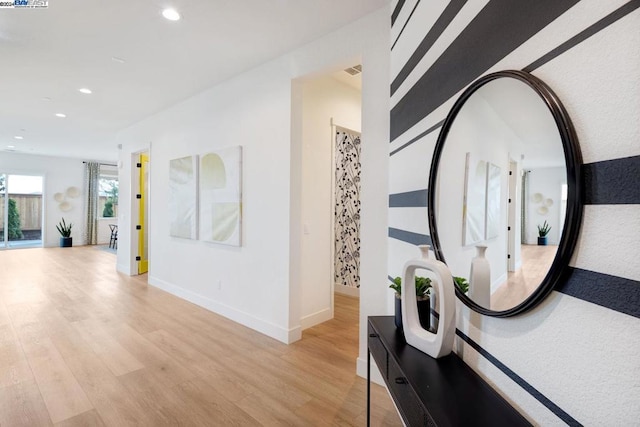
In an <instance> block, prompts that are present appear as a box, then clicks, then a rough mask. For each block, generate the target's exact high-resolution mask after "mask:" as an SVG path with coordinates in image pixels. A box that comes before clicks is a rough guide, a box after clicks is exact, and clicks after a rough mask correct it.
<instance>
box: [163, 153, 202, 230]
mask: <svg viewBox="0 0 640 427" xmlns="http://www.w3.org/2000/svg"><path fill="white" fill-rule="evenodd" d="M197 197H198V157H197V156H187V157H181V158H179V159H173V160H170V161H169V234H170V235H171V236H173V237H182V238H184V239H197V238H198V236H197V224H198V222H197V212H198V208H197V204H198V200H197Z"/></svg>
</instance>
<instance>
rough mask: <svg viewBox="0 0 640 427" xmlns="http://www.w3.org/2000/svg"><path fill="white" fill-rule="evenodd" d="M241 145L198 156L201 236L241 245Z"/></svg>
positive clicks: (228, 243) (208, 239)
mask: <svg viewBox="0 0 640 427" xmlns="http://www.w3.org/2000/svg"><path fill="white" fill-rule="evenodd" d="M241 220H242V147H240V146H237V147H230V148H225V149H221V150H217V151H213V152H210V153H206V154H203V155H202V156H200V238H201V239H202V240H204V241H207V242H215V243H221V244H225V245H232V246H241V244H242V240H241V228H242V227H241Z"/></svg>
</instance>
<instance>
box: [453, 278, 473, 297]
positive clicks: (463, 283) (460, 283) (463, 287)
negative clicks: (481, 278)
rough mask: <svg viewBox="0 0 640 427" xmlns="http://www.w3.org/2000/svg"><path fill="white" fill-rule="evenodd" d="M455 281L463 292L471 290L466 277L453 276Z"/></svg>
mask: <svg viewBox="0 0 640 427" xmlns="http://www.w3.org/2000/svg"><path fill="white" fill-rule="evenodd" d="M453 281H454V283H455V284H456V286H458V289H460V291H462V293H463V294H466V293H467V292H469V282H468V281H467V279H465V278H464V277H456V276H453Z"/></svg>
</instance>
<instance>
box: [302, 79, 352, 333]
mask: <svg viewBox="0 0 640 427" xmlns="http://www.w3.org/2000/svg"><path fill="white" fill-rule="evenodd" d="M302 92H303V93H302V110H303V111H302V138H303V142H302V226H303V235H302V252H301V257H300V262H301V266H300V268H301V270H300V271H301V280H300V283H301V286H302V289H301V292H302V296H301V297H302V306H301V316H302V318H301V323H302V328H303V329H305V328H308V327H311V326H313V325H315V324H318V323H321V322H324V321H326V320H329V319H331V318H332V317H333V311H332V310H333V307H332V295H331V292H332V290H333V287H332V282H333V277H332V274H331V271H332V270H331V268H332V264H334V259H333V257H332V252H331V248H332V245H333V239H332V235H331V232H332V230H331V228H332V224H333V221H332V219H333V209H334V205H335V203H334V194H333V191H334V189H333V188H332V182H333V180H332V175H333V172H334V165H333V162H334V159H333V149H332V147H333V143H332V141H333V139H335V135H334V134H333V132H332V127H331V124H330V123H331V122H330V121H331V119H332V118H333V120H334V123H335V124H337V125H341V126H344V127H347V128H349V129H352V130H356V131H358V132H360V127H361V115H362V105H361V102H360V92H359V91H358V90H357V89H355V88H353V87H351V86H348V85H346V84H344V83H341V82H339V81H337V80H336V79H334V78H332V77H328V76H325V77H319V78H312V79H311V80H308V81H303V82H302Z"/></svg>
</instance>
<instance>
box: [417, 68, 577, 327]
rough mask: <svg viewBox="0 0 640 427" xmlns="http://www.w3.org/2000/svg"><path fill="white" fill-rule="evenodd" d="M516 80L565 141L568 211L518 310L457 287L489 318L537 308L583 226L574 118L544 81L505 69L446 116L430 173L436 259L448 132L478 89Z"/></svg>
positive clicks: (477, 85) (566, 261)
mask: <svg viewBox="0 0 640 427" xmlns="http://www.w3.org/2000/svg"><path fill="white" fill-rule="evenodd" d="M505 77H507V78H514V79H517V80H520V81H522V82H524V83H526V84H527V85H528V86H529V87H531V88H532V89H533V90H534V91H535V92H536V93H537V94H538V95H539V96H540V98H542V100H543V101H544V103H545V104H546V105H547V107H548V108H549V111H551V114H552V115H553V118H554V120H555V122H556V125H557V127H558V131H559V132H560V137H561V140H562V146H563V149H564V158H565V165H566V168H567V211H566V216H565V223H564V229H563V231H562V236H561V237H560V243H559V245H558V251H557V253H556V256H555V258H554V259H553V263H552V264H551V267H550V268H549V271H548V272H547V275H546V276H545V277H544V279H543V280H542V282H541V283H540V285H539V286H538V287H537V288H536V290H535V291H534V292H533V293H531V295H529V297H527V298H526V299H525V300H524V301H522V302H521V303H520V304H518V305H517V306H515V307H512V308H510V309H508V310H503V311H495V310H491V309H488V308H486V307H483V306H481V305H478V304H476V303H475V302H474V301H473V300H472V299H471V298H469V297H468V296H467V295H465V294H463V293H462V292H461V291H460V289H459V288H458V287H457V286H456V295H457V296H458V298H459V299H460V300H461V301H462V302H463V303H465V304H466V305H467V306H469V307H470V308H471V309H473V310H475V311H477V312H479V313H482V314H484V315H487V316H494V317H510V316H515V315H517V314H521V313H524V312H525V311H528V310H530V309H532V308H533V307H535V306H536V305H538V304H539V303H540V302H541V301H542V300H544V298H546V297H547V295H549V293H550V292H551V291H552V290H553V289H554V287H555V286H556V285H557V284H558V282H559V281H560V279H561V278H562V276H563V273H564V272H565V270H566V268H567V267H568V266H569V262H570V261H571V256H572V255H573V250H574V248H575V246H576V243H577V241H578V236H579V234H580V226H581V225H582V212H583V200H584V198H583V186H582V181H581V176H582V154H581V152H580V146H579V144H578V137H577V135H576V132H575V129H574V127H573V124H572V123H571V119H570V118H569V115H568V114H567V111H566V110H565V108H564V106H563V105H562V103H561V102H560V100H559V99H558V97H557V95H556V94H555V93H554V92H553V91H552V90H551V88H549V86H547V85H546V84H545V83H544V82H543V81H542V80H540V79H538V78H537V77H535V76H533V75H531V74H529V73H527V72H525V71H519V70H505V71H498V72H495V73H491V74H487V75H486V76H483V77H481V78H479V79H478V80H476V81H474V82H473V83H471V85H470V86H469V87H468V88H467V89H466V90H465V91H464V92H463V93H462V95H460V98H458V100H456V102H455V104H454V105H453V107H452V108H451V111H449V114H447V118H446V119H445V121H444V124H443V125H442V129H441V131H440V135H439V136H438V141H437V143H436V147H435V150H434V153H433V159H432V162H431V170H430V172H429V200H428V209H429V214H428V216H429V230H430V233H431V242H432V246H433V251H434V253H435V255H436V258H437V259H438V260H440V261H442V262H444V263H446V261H445V258H444V254H443V253H442V247H441V246H440V239H439V237H438V227H437V224H436V218H435V202H436V200H435V191H433V189H435V188H436V181H437V173H438V166H439V164H440V157H441V155H442V150H443V149H444V144H445V142H446V139H447V135H448V134H449V130H450V129H451V126H452V125H453V122H454V121H455V118H456V116H457V115H458V113H459V112H460V109H461V108H462V106H463V105H464V104H465V102H466V101H467V99H469V97H470V96H471V95H473V93H475V92H476V91H477V90H478V89H480V88H481V87H482V86H484V85H485V84H487V83H489V82H491V81H493V80H496V79H499V78H505Z"/></svg>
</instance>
